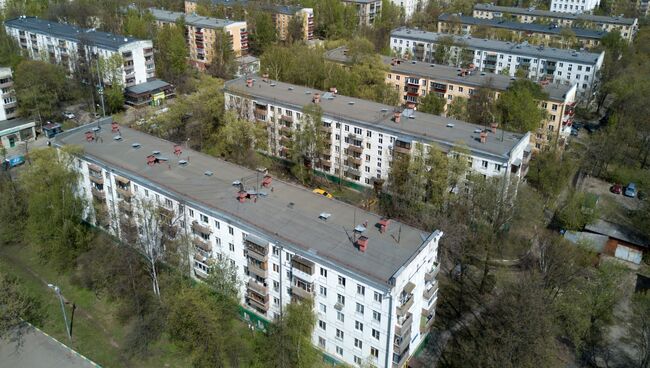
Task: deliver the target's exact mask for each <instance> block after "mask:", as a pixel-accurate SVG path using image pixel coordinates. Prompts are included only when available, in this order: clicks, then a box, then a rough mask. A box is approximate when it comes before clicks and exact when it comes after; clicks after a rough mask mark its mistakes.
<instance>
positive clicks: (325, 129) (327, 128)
mask: <svg viewBox="0 0 650 368" xmlns="http://www.w3.org/2000/svg"><path fill="white" fill-rule="evenodd" d="M320 130H321V132H325V133H330V134H331V133H332V126H331V125H327V126H326V125H321V127H320Z"/></svg>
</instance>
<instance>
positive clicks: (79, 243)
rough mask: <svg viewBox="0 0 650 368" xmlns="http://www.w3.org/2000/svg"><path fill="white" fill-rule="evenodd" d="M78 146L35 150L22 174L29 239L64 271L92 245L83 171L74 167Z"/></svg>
mask: <svg viewBox="0 0 650 368" xmlns="http://www.w3.org/2000/svg"><path fill="white" fill-rule="evenodd" d="M74 150H75V148H74V147H73V148H71V149H69V150H68V151H67V152H61V153H59V152H57V151H56V150H55V149H53V148H48V149H41V150H37V151H34V152H32V153H31V159H32V164H31V165H29V166H28V167H27V168H26V170H25V171H24V172H23V175H21V177H20V183H21V185H22V187H23V188H24V190H25V192H26V193H29V196H27V215H28V217H27V221H26V226H25V231H26V235H27V240H28V241H29V242H30V243H32V244H33V245H34V246H36V247H38V248H39V256H40V257H41V259H43V260H44V261H47V262H51V263H52V264H53V265H54V266H55V267H57V268H58V269H60V270H65V269H70V268H72V267H74V265H75V260H76V258H77V256H78V255H79V254H80V253H81V252H82V251H84V250H86V249H87V248H88V241H89V236H88V232H87V230H86V227H85V225H84V224H83V223H82V220H83V219H82V216H83V214H84V213H85V211H86V208H87V206H86V202H85V201H84V199H82V198H81V197H79V193H82V189H81V188H80V187H79V173H78V172H77V171H76V170H75V169H74V168H73V167H74V166H76V159H74V154H75V151H74Z"/></svg>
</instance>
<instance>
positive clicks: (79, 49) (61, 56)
mask: <svg viewBox="0 0 650 368" xmlns="http://www.w3.org/2000/svg"><path fill="white" fill-rule="evenodd" d="M5 28H6V30H7V34H8V35H10V36H11V37H13V38H15V39H16V41H17V42H18V44H19V45H20V47H21V48H22V49H23V50H24V52H25V53H26V54H27V55H28V56H29V57H30V58H31V59H34V60H43V61H49V62H51V63H55V64H60V65H63V66H64V67H65V68H66V69H68V70H69V71H70V73H72V72H73V71H74V70H75V68H76V67H77V66H78V65H79V62H80V61H81V60H83V61H84V62H94V60H96V59H97V58H99V57H101V58H105V59H108V58H109V57H111V56H113V55H115V54H117V55H120V56H121V57H122V59H123V62H124V64H123V66H122V83H123V86H125V87H130V86H134V85H136V84H140V83H144V82H147V81H148V80H150V79H152V78H154V77H155V65H154V59H153V44H152V43H151V41H150V40H139V39H135V38H132V37H125V36H120V35H115V34H112V33H106V32H100V31H96V30H94V29H83V28H79V27H76V26H73V25H69V24H63V23H56V22H52V21H48V20H45V19H39V18H35V17H25V16H22V17H18V18H14V19H9V20H7V21H5ZM104 78H105V79H106V80H105V81H106V82H108V76H104Z"/></svg>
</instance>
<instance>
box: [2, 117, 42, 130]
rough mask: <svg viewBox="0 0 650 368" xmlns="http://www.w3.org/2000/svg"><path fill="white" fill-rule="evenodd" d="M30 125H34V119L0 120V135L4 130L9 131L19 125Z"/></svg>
mask: <svg viewBox="0 0 650 368" xmlns="http://www.w3.org/2000/svg"><path fill="white" fill-rule="evenodd" d="M29 123H31V124H32V125H36V122H35V121H34V119H28V118H16V119H10V120H0V133H2V132H4V131H5V130H11V129H15V128H18V127H19V126H21V125H25V124H29Z"/></svg>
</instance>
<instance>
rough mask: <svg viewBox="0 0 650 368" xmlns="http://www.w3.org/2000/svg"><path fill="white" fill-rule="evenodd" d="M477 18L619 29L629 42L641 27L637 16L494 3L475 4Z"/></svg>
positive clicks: (609, 30)
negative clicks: (573, 11) (559, 10)
mask: <svg viewBox="0 0 650 368" xmlns="http://www.w3.org/2000/svg"><path fill="white" fill-rule="evenodd" d="M473 16H474V17H475V18H484V19H494V18H497V19H503V20H513V21H516V22H519V23H540V24H549V23H556V24H558V25H559V26H560V27H580V28H590V29H600V30H602V31H605V32H613V31H618V32H620V34H621V37H623V39H624V40H626V41H627V42H632V40H633V39H634V36H635V35H636V32H637V31H638V29H639V23H638V20H637V19H636V18H624V17H618V16H616V17H609V16H603V15H591V14H572V13H560V12H552V11H548V10H537V9H535V8H517V7H512V6H496V5H492V4H476V5H474V13H473Z"/></svg>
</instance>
